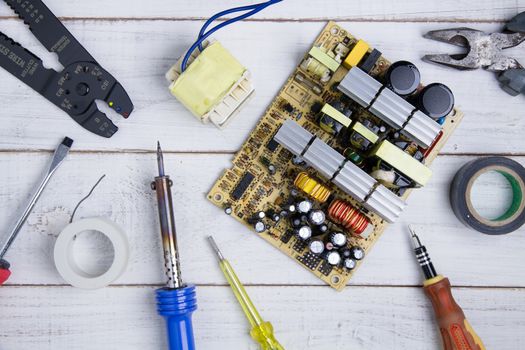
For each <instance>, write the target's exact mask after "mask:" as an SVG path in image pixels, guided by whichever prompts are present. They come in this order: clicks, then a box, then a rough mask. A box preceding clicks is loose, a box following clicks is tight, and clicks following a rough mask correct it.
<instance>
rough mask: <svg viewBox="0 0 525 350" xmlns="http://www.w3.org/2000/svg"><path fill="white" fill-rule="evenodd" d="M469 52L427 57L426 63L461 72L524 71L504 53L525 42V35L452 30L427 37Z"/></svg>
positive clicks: (435, 31)
mask: <svg viewBox="0 0 525 350" xmlns="http://www.w3.org/2000/svg"><path fill="white" fill-rule="evenodd" d="M424 37H425V38H427V39H432V40H437V41H441V42H445V43H449V44H452V45H456V46H460V47H464V48H466V49H467V52H466V53H463V54H454V55H448V54H437V55H425V56H424V57H423V60H425V61H429V62H433V63H438V64H443V65H446V66H449V67H453V68H456V69H461V70H470V69H477V68H483V69H486V70H488V71H493V72H502V71H505V70H508V69H521V68H523V66H522V65H521V64H520V63H519V62H518V61H517V60H516V59H514V58H511V57H507V56H505V55H503V53H502V50H504V49H507V48H510V47H515V46H518V45H519V44H521V43H522V42H523V41H525V33H523V32H520V33H491V34H489V33H485V32H483V31H480V30H476V29H471V28H465V27H461V28H452V29H443V30H433V31H430V32H428V33H427V34H425V35H424Z"/></svg>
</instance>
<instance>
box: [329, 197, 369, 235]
mask: <svg viewBox="0 0 525 350" xmlns="http://www.w3.org/2000/svg"><path fill="white" fill-rule="evenodd" d="M328 217H329V218H330V219H331V220H332V221H333V222H335V223H336V224H339V225H341V226H343V227H344V228H345V229H347V230H348V231H351V232H353V233H354V234H356V235H360V234H362V233H363V232H364V231H365V230H366V229H367V227H368V225H370V221H368V218H367V217H366V216H364V215H363V214H362V213H360V212H359V210H357V209H356V208H354V207H353V206H352V205H351V204H350V203H348V202H345V201H343V200H340V199H335V200H334V201H333V202H332V203H331V204H330V206H329V207H328Z"/></svg>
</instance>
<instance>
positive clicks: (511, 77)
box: [498, 68, 525, 96]
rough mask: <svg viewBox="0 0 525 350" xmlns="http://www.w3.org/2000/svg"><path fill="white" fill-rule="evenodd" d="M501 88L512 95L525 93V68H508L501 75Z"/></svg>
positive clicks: (499, 78)
mask: <svg viewBox="0 0 525 350" xmlns="http://www.w3.org/2000/svg"><path fill="white" fill-rule="evenodd" d="M498 80H499V82H500V86H501V88H502V89H503V90H504V91H505V92H506V93H508V94H510V95H512V96H518V95H519V94H524V95H525V69H524V68H520V69H507V70H506V71H503V72H502V73H501V74H500V75H499V76H498Z"/></svg>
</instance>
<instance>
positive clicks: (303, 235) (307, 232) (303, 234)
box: [295, 225, 312, 241]
mask: <svg viewBox="0 0 525 350" xmlns="http://www.w3.org/2000/svg"><path fill="white" fill-rule="evenodd" d="M295 232H296V233H297V236H298V237H299V238H300V239H302V240H303V241H306V240H308V239H310V238H311V237H312V229H311V228H310V226H306V225H304V226H301V227H299V228H298V229H297V230H296V231H295Z"/></svg>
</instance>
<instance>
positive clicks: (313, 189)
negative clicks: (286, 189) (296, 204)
mask: <svg viewBox="0 0 525 350" xmlns="http://www.w3.org/2000/svg"><path fill="white" fill-rule="evenodd" d="M294 185H295V186H296V187H297V188H299V189H300V190H301V191H303V192H304V193H306V194H307V195H309V196H310V197H312V198H313V199H315V200H317V201H318V202H320V203H324V202H326V200H327V199H328V197H330V194H331V192H330V190H329V189H328V188H327V187H326V186H324V185H322V184H320V183H319V182H317V181H316V180H314V179H313V178H311V177H310V176H309V175H308V174H307V173H305V172H301V173H299V175H297V177H296V178H295V181H294Z"/></svg>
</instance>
